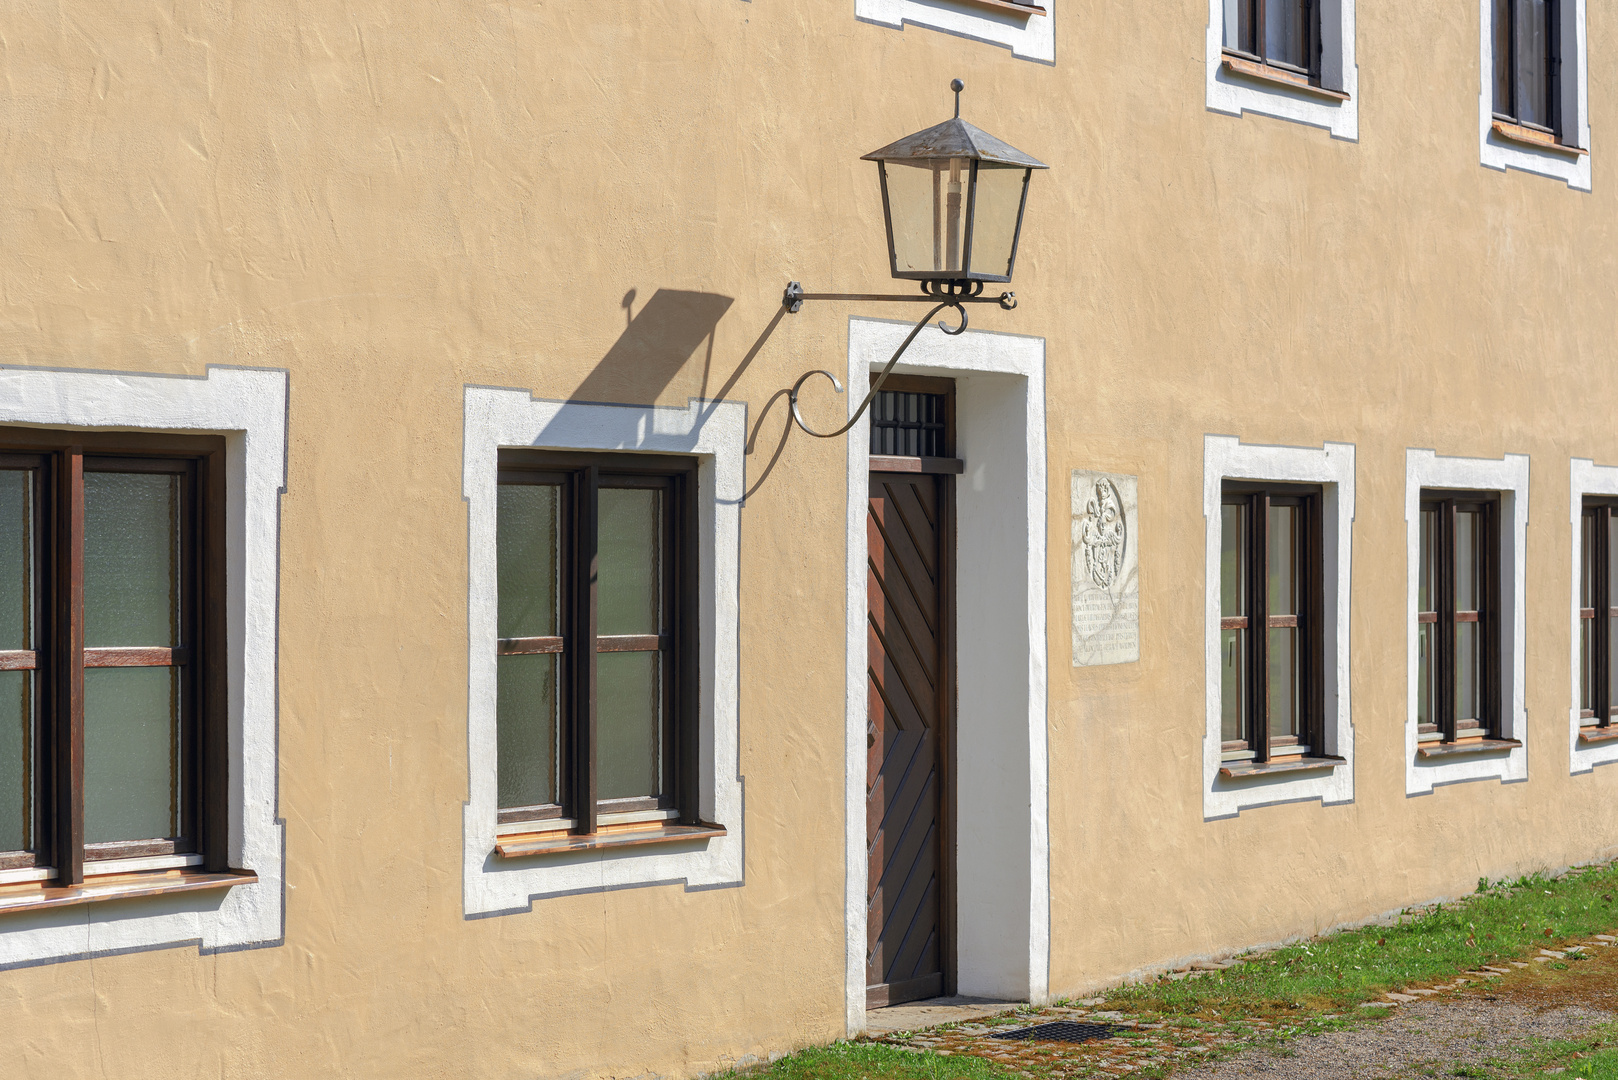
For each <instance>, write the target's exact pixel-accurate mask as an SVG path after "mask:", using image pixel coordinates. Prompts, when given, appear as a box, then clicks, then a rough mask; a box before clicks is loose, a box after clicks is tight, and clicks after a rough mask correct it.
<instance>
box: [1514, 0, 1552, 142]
mask: <svg viewBox="0 0 1618 1080" xmlns="http://www.w3.org/2000/svg"><path fill="white" fill-rule="evenodd" d="M1516 5H1517V119H1518V120H1520V121H1521V122H1523V123H1525V124H1538V125H1540V126H1541V127H1549V126H1550V123H1551V100H1550V85H1549V82H1550V80H1549V74H1550V66H1549V64H1550V48H1551V34H1550V31H1551V27H1550V2H1549V0H1516Z"/></svg>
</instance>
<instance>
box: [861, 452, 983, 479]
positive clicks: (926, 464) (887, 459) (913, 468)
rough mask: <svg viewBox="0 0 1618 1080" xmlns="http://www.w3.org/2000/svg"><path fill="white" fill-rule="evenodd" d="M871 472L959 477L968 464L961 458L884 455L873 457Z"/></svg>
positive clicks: (873, 455) (874, 455)
mask: <svg viewBox="0 0 1618 1080" xmlns="http://www.w3.org/2000/svg"><path fill="white" fill-rule="evenodd" d="M870 471H871V472H913V473H954V474H955V475H957V476H959V475H960V474H961V473H964V472H965V471H966V462H964V461H962V460H961V459H960V458H943V457H893V456H884V455H882V454H872V455H871V465H870Z"/></svg>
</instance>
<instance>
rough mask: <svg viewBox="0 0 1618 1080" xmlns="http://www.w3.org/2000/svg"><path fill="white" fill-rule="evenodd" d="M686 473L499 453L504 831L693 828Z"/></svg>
mask: <svg viewBox="0 0 1618 1080" xmlns="http://www.w3.org/2000/svg"><path fill="white" fill-rule="evenodd" d="M695 467H696V466H695V462H694V460H692V459H688V458H679V457H658V456H651V455H642V454H617V455H610V454H603V455H584V454H561V453H541V452H535V451H518V450H511V451H501V454H500V473H499V493H498V505H497V509H496V576H497V580H498V586H497V587H498V615H497V624H498V636H499V656H498V659H497V665H498V668H497V670H498V674H497V686H498V689H497V702H496V713H495V715H496V732H497V734H496V739H497V757H498V762H499V766H498V768H499V775H498V785H497V786H498V791H499V807H500V815H499V820H500V821H501V822H502V823H512V822H530V823H533V825H534V829H535V831H539V830H544V829H556V830H560V829H563V828H566V829H567V830H568V831H569V832H571V833H573V834H576V835H591V834H594V833H596V832H597V829H598V827H599V826H601V825H606V824H609V823H616V822H620V821H623V820H625V819H624V818H623V817H619V816H618V815H629V816H631V817H638V818H639V819H643V820H644V819H653V820H671V821H672V820H678V822H680V823H681V824H684V825H698V824H700V822H699V820H698V810H699V807H698V805H697V799H696V782H697V731H696V714H697V709H696V700H697V689H698V681H697V672H696V667H695V664H696V658H697V623H696V569H697V567H696V559H697V546H696V542H695V533H694V531H693V530H694V526H695V518H696V514H695V508H694V505H693V500H694V498H695V492H696V473H695ZM607 815H613V816H612V817H608V816H607Z"/></svg>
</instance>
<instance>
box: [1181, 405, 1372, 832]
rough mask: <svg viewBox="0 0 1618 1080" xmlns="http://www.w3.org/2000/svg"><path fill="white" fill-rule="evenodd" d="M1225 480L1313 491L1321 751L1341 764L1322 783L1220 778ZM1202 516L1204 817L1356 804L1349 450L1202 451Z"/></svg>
mask: <svg viewBox="0 0 1618 1080" xmlns="http://www.w3.org/2000/svg"><path fill="white" fill-rule="evenodd" d="M1226 480H1262V481H1274V482H1277V483H1288V484H1319V485H1321V492H1322V499H1321V530H1320V531H1321V537H1320V540H1321V545H1320V546H1321V560H1322V562H1323V564H1324V565H1323V566H1322V577H1323V578H1324V592H1325V605H1326V610H1325V612H1324V617H1323V619H1322V620H1321V622H1322V626H1321V633H1322V634H1323V635H1324V636H1325V640H1324V642H1323V645H1324V653H1325V656H1326V663H1325V675H1326V685H1325V687H1324V688H1323V691H1322V696H1323V698H1324V700H1325V708H1324V712H1325V716H1324V720H1323V724H1322V726H1323V728H1324V731H1323V734H1324V736H1325V739H1324V741H1325V744H1326V745H1325V746H1324V747H1322V751H1323V752H1324V753H1325V754H1327V755H1331V756H1334V757H1341V758H1343V759H1344V761H1343V764H1341V765H1339V766H1337V767H1336V768H1335V769H1333V770H1332V771H1331V772H1329V773H1326V774H1319V773H1306V774H1303V775H1301V776H1300V775H1289V774H1286V773H1282V774H1280V775H1277V776H1254V777H1244V778H1241V779H1226V778H1224V777H1221V776H1220V775H1219V767H1220V765H1221V760H1220V758H1221V754H1220V749H1219V747H1220V743H1221V741H1222V738H1221V728H1222V723H1221V721H1222V716H1223V711H1224V710H1223V698H1222V696H1221V690H1222V687H1221V679H1220V674H1219V673H1220V663H1219V652H1220V632H1219V619H1220V614H1221V612H1220V610H1219V574H1220V535H1219V533H1220V510H1219V507H1220V502H1221V500H1222V496H1223V494H1224V482H1225V481H1226ZM1202 513H1203V517H1204V519H1205V520H1206V538H1205V542H1206V545H1207V550H1206V558H1207V564H1206V575H1207V576H1206V579H1205V580H1206V591H1205V596H1204V612H1203V623H1204V627H1205V649H1206V653H1205V658H1204V662H1205V664H1206V670H1207V727H1206V729H1205V732H1204V737H1203V744H1202V816H1203V819H1204V820H1205V821H1212V820H1214V819H1216V818H1228V817H1234V816H1235V815H1236V814H1238V813H1240V812H1241V811H1243V810H1247V809H1252V808H1254V807H1259V806H1269V805H1272V804H1274V803H1280V802H1299V801H1302V800H1307V799H1319V800H1320V801H1321V804H1322V805H1324V806H1331V805H1334V804H1337V803H1348V802H1353V801H1354V725H1353V716H1352V713H1351V711H1350V708H1349V666H1348V663H1349V655H1348V650H1349V614H1350V612H1349V603H1350V598H1351V596H1352V595H1353V594H1352V591H1351V589H1350V586H1351V584H1352V582H1351V574H1352V571H1353V560H1352V558H1351V556H1352V545H1353V529H1354V444H1353V443H1333V442H1329V443H1323V444H1322V445H1321V448H1320V449H1318V450H1316V449H1313V448H1311V447H1302V446H1260V445H1252V444H1244V443H1242V442H1241V441H1240V440H1239V439H1237V438H1235V437H1234V436H1230V435H1205V436H1203V442H1202Z"/></svg>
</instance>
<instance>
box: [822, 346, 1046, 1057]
mask: <svg viewBox="0 0 1618 1080" xmlns="http://www.w3.org/2000/svg"><path fill="white" fill-rule="evenodd" d="M910 326H911V324H909V323H899V322H889V321H887V320H883V319H867V318H858V317H855V318H850V319H849V324H848V385H849V386H867V385H869V374H870V372H871V371H872V370H873V369H878V368H880V367H881V366H882V365H884V364H886V363H887V362H888V359H889V358H890V357H891V356H892V355H893V351H894V349H896V348H897V347H898V346H899V343H900V342H901V341H902V340H904V337H905V335H906V334H907V333H909V332H910ZM895 370H896V371H903V372H905V373H906V374H912V375H935V376H940V377H943V378H950V379H954V380H955V399H956V407H955V422H956V453H957V455H958V456H959V457H961V458H962V459H964V460H965V462H966V472H965V474H964V475H962V476H960V477H959V478H957V479H956V482H955V510H956V538H955V542H956V553H957V563H958V565H959V566H961V567H962V568H963V572H962V573H961V574H959V575H958V578H959V580H958V581H957V582H956V613H957V621H958V622H959V623H960V627H959V631H960V635H959V636H960V640H962V641H971V642H972V643H973V646H972V648H971V649H962V650H960V654H959V656H958V657H957V664H956V684H957V685H956V736H957V743H956V751H957V752H956V756H957V758H958V759H959V761H960V762H961V767H960V769H959V771H958V775H957V776H956V777H955V783H954V788H955V801H956V806H957V807H958V808H959V818H958V820H959V825H958V828H957V835H956V862H957V864H958V866H959V872H958V875H957V880H956V882H955V890H956V925H955V927H954V933H955V940H956V956H957V960H956V983H957V989H958V991H959V992H960V993H962V994H976V995H981V996H983V997H989V998H995V999H999V1000H1010V1001H1033V1002H1043V1001H1044V1000H1045V999H1046V997H1047V996H1048V994H1049V986H1050V830H1049V823H1048V814H1049V798H1048V790H1049V761H1048V757H1047V752H1046V746H1047V738H1046V735H1047V727H1046V725H1047V722H1048V721H1047V716H1046V680H1047V666H1046V664H1047V657H1046V625H1045V569H1046V506H1047V501H1046V500H1047V494H1046V482H1045V340H1044V339H1043V338H1037V337H1023V336H1019V335H1013V334H997V333H987V332H980V331H975V330H969V331H967V332H966V333H964V334H962V335H961V336H959V337H950V336H947V335H946V334H944V333H943V332H942V331H941V330H939V329H938V328H937V327H936V326H930V327H928V328H927V329H925V330H923V331H922V332H921V333H920V334H919V335H917V337H916V340H915V342H914V344H912V345H911V346H910V349H909V350H908V351H907V352H906V353H905V356H904V363H902V364H901V365H900V366H899V367H897V368H895ZM863 397H864V395H863V394H861V395H854V394H850V395H848V403H847V407H848V409H849V411H850V412H852V411H853V409H854V408H855V407H856V406H857V405H858V404H859V402H860V400H861V398H863ZM846 438H847V444H846V446H847V452H848V525H847V528H848V533H847V544H848V578H847V585H846V588H847V598H846V601H845V603H846V604H847V608H846V613H847V631H846V632H847V635H848V637H847V642H848V653H847V657H846V660H845V664H846V672H847V682H846V690H845V692H846V695H847V697H846V705H845V709H846V716H847V721H846V723H847V726H846V728H845V740H846V741H845V755H846V760H845V766H844V767H845V768H846V770H847V772H846V774H845V777H844V797H845V799H846V804H845V808H844V815H845V818H844V820H845V823H846V828H847V830H848V833H847V839H846V848H845V852H846V860H847V861H846V864H845V872H846V877H845V881H846V889H847V891H846V893H845V896H844V900H845V905H846V907H845V923H844V925H845V929H846V933H847V946H846V948H847V952H846V958H847V969H846V972H845V980H846V981H845V987H846V992H847V999H846V1001H847V1009H848V1013H847V1015H848V1031H849V1032H850V1033H851V1034H852V1033H855V1032H859V1031H862V1030H864V1028H865V956H866V949H867V938H866V920H865V908H866V884H867V882H866V874H867V866H868V863H869V859H868V856H867V849H866V833H865V799H866V742H865V732H866V701H867V692H866V663H867V660H866V629H865V627H866V595H865V587H866V572H867V571H866V561H867V557H868V556H867V540H866V524H865V520H866V515H867V513H868V512H869V511H868V496H869V492H870V480H869V477H870V462H869V454H868V449H869V446H870V426H869V423H868V421H866V420H863V419H862V420H861V422H860V423H858V424H856V425H855V426H854V428H853V430H852V431H850V432H849V433H848V435H847V436H846ZM1064 529H1065V526H1064ZM965 568H970V572H966V569H965Z"/></svg>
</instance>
